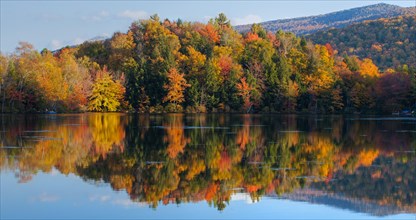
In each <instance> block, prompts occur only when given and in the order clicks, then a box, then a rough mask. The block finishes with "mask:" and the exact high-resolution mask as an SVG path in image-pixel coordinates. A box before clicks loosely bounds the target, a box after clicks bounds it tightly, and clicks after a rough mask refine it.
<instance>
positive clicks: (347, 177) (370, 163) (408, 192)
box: [0, 114, 416, 219]
mask: <svg viewBox="0 0 416 220" xmlns="http://www.w3.org/2000/svg"><path fill="white" fill-rule="evenodd" d="M0 117H1V123H0V125H1V128H0V137H1V138H0V168H1V172H0V177H1V206H0V208H1V210H0V211H1V216H0V217H1V218H146V219H148V218H159V219H160V218H204V219H206V218H238V219H240V218H274V219H276V218H284V219H288V218H303V219H305V218H330V219H334V218H339V219H350V218H361V219H362V218H366V219H368V218H394V219H397V218H403V219H414V218H415V213H416V119H415V118H381V117H371V118H370V117H366V118H358V117H353V116H307V115H226V114H206V115H197V114H196V115H181V114H170V115H150V116H149V115H140V116H137V115H125V114H79V115H26V116H24V115H2V116H0Z"/></svg>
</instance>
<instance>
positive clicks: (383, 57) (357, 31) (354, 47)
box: [307, 15, 416, 69]
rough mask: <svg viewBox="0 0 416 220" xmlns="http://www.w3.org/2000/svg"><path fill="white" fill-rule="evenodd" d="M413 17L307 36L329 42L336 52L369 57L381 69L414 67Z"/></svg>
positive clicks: (415, 47) (369, 23)
mask: <svg viewBox="0 0 416 220" xmlns="http://www.w3.org/2000/svg"><path fill="white" fill-rule="evenodd" d="M415 27H416V16H415V15H413V16H399V17H396V18H389V19H387V18H382V19H378V20H375V21H366V22H363V23H359V24H354V25H351V26H349V27H345V28H341V29H332V30H329V31H326V32H318V33H315V34H312V35H310V36H307V38H308V39H310V40H312V41H313V42H315V43H330V44H331V45H332V46H333V48H334V50H337V51H338V53H339V54H341V55H344V54H348V55H350V56H351V55H356V56H358V57H369V58H371V59H372V60H373V61H374V63H375V64H376V65H377V66H378V67H380V68H381V69H388V68H392V67H397V66H402V65H403V64H407V65H408V66H412V67H413V68H414V67H416V42H415V40H414V39H416V28H415Z"/></svg>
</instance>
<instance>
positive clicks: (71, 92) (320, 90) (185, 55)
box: [0, 14, 416, 113]
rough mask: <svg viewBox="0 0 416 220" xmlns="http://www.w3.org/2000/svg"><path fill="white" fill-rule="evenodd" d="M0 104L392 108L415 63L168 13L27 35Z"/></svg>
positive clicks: (415, 82) (11, 107) (133, 108)
mask: <svg viewBox="0 0 416 220" xmlns="http://www.w3.org/2000/svg"><path fill="white" fill-rule="evenodd" d="M0 59H1V60H0V61H1V62H0V63H1V69H0V70H1V71H0V72H1V76H0V82H1V84H0V85H1V88H0V94H1V96H0V97H1V109H2V112H39V111H45V110H54V111H58V112H73V111H75V112H79V111H98V112H108V111H129V112H149V113H158V112H308V113H332V112H344V113H354V112H358V113H391V112H392V111H397V110H401V109H404V108H412V107H413V106H414V103H415V102H416V92H415V91H416V77H415V76H416V70H415V69H414V68H412V67H408V66H406V65H403V66H399V67H397V68H395V69H393V68H391V69H389V70H388V71H385V72H384V73H381V72H380V71H379V69H378V67H377V66H376V65H375V64H374V63H373V61H372V60H371V59H369V58H364V59H360V58H358V57H355V56H351V57H349V56H343V57H340V56H337V54H336V52H334V49H333V48H332V46H331V45H330V44H325V45H319V44H313V43H312V42H310V41H308V40H306V39H305V38H300V37H296V36H295V35H294V34H292V33H285V32H282V31H278V32H276V33H271V32H266V31H265V29H264V28H263V27H261V26H260V25H257V24H254V25H252V27H251V30H250V31H249V32H248V33H246V34H243V35H242V34H240V33H238V32H237V31H235V30H234V29H233V28H232V26H231V25H230V21H229V20H228V19H227V17H226V16H225V15H224V14H220V15H218V17H216V18H214V19H211V20H210V21H209V22H208V23H206V24H202V23H198V22H184V21H182V20H180V19H178V20H177V21H170V20H167V19H166V20H164V21H161V20H160V19H159V17H158V16H157V15H154V16H151V18H150V19H148V20H140V21H136V22H134V23H132V24H131V26H130V28H129V30H128V31H127V32H126V33H119V32H117V33H114V35H113V36H112V37H111V38H110V39H107V40H104V41H87V42H84V43H83V44H81V45H77V46H74V47H66V48H63V49H60V50H58V51H53V52H51V51H48V50H46V49H44V50H42V51H41V52H38V51H36V50H35V49H34V48H33V46H31V45H30V44H28V43H20V45H19V47H18V48H17V49H16V52H15V53H13V54H11V55H7V56H6V55H1V57H0Z"/></svg>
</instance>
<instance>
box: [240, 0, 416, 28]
mask: <svg viewBox="0 0 416 220" xmlns="http://www.w3.org/2000/svg"><path fill="white" fill-rule="evenodd" d="M415 11H416V8H415V7H411V8H403V7H399V6H396V5H389V4H384V3H381V4H375V5H369V6H365V7H359V8H353V9H348V10H343V11H338V12H333V13H329V14H324V15H318V16H310V17H300V18H293V19H281V20H274V21H266V22H262V23H260V24H261V25H262V26H263V27H264V28H265V29H266V30H268V31H271V32H276V31H278V30H283V31H286V32H293V33H295V34H296V35H306V34H312V33H315V32H317V31H320V30H327V29H330V28H342V27H345V26H348V25H351V24H353V23H358V22H362V21H365V20H375V19H379V18H391V17H397V16H400V15H405V14H416V12H415ZM250 27H251V24H248V25H239V26H235V29H236V30H237V31H239V32H248V31H249V30H250Z"/></svg>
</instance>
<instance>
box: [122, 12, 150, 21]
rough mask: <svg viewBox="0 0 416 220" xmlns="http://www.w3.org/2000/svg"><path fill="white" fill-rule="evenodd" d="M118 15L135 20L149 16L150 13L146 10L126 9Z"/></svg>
mask: <svg viewBox="0 0 416 220" xmlns="http://www.w3.org/2000/svg"><path fill="white" fill-rule="evenodd" d="M118 16H119V17H121V18H129V19H133V20H137V19H147V18H149V14H148V13H147V12H145V11H130V10H125V11H123V12H121V13H119V14H118Z"/></svg>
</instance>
